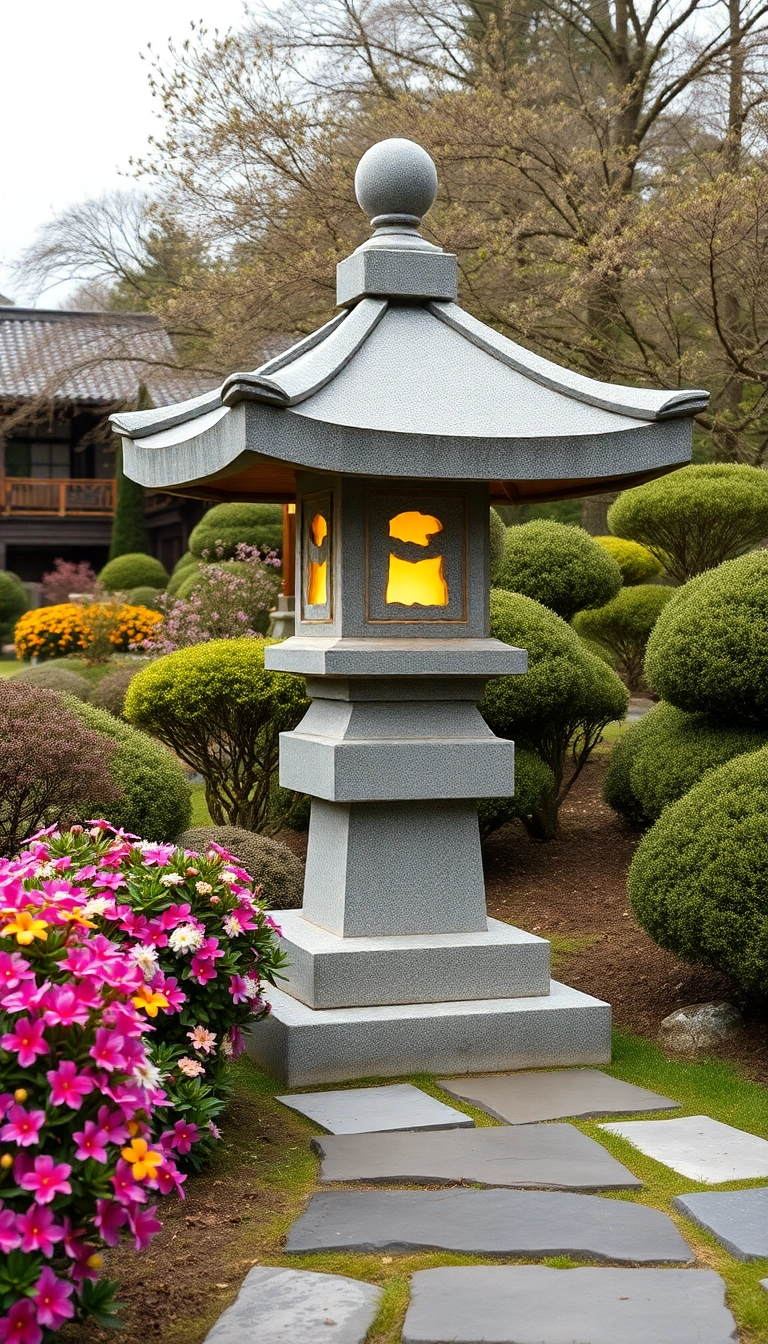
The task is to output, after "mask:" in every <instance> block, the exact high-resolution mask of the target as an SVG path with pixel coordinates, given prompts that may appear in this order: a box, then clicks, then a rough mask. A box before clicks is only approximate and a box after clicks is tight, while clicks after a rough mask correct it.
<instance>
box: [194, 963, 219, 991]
mask: <svg viewBox="0 0 768 1344" xmlns="http://www.w3.org/2000/svg"><path fill="white" fill-rule="evenodd" d="M191 974H192V979H193V980H194V981H195V982H196V984H198V985H207V984H208V981H209V980H215V979H216V967H215V966H214V964H213V962H212V961H208V959H207V958H206V959H205V960H203V959H202V958H201V957H193V958H192V966H191Z"/></svg>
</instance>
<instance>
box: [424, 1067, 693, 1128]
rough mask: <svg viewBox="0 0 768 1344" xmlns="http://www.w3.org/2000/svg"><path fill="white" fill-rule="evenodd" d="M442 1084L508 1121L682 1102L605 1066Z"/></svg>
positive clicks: (581, 1115) (576, 1116) (525, 1122)
mask: <svg viewBox="0 0 768 1344" xmlns="http://www.w3.org/2000/svg"><path fill="white" fill-rule="evenodd" d="M440 1087H442V1088H444V1089H445V1091H446V1092H449V1093H450V1094H451V1096H453V1097H459V1098H460V1099H461V1100H462V1101H468V1102H469V1103H470V1105H472V1106H477V1107H479V1109H480V1110H481V1111H486V1112H487V1113H488V1115H492V1116H493V1117H494V1118H495V1119H496V1120H502V1121H503V1122H504V1124H506V1125H529V1124H531V1123H535V1122H537V1121H540V1120H562V1119H565V1118H566V1117H572V1118H574V1119H582V1120H584V1119H587V1118H588V1117H589V1116H593V1115H632V1114H633V1113H634V1112H637V1111H661V1110H674V1109H675V1107H677V1106H678V1104H679V1103H678V1102H676V1101H671V1100H670V1098H669V1097H662V1096H660V1095H659V1094H658V1092H649V1091H648V1089H647V1088H646V1087H637V1086H635V1084H634V1083H625V1082H624V1081H623V1079H621V1078H612V1077H611V1075H610V1074H608V1073H602V1072H601V1071H600V1070H599V1069H568V1070H565V1069H563V1070H558V1071H557V1072H556V1073H511V1074H508V1075H504V1074H502V1075H499V1074H495V1075H494V1076H493V1077H492V1078H446V1079H441V1081H440Z"/></svg>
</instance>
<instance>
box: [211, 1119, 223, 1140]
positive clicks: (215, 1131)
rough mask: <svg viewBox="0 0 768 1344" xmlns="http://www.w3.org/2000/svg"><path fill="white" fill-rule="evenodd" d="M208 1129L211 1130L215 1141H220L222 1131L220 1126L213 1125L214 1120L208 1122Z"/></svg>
mask: <svg viewBox="0 0 768 1344" xmlns="http://www.w3.org/2000/svg"><path fill="white" fill-rule="evenodd" d="M208 1129H209V1130H210V1132H211V1134H212V1135H213V1137H214V1139H220V1138H221V1130H220V1129H219V1126H218V1125H215V1124H214V1123H213V1121H212V1120H209V1121H208Z"/></svg>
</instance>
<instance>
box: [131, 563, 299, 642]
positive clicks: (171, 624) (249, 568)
mask: <svg viewBox="0 0 768 1344" xmlns="http://www.w3.org/2000/svg"><path fill="white" fill-rule="evenodd" d="M225 555H226V551H225V548H224V546H223V544H222V543H221V542H219V543H217V545H216V548H215V550H214V552H213V554H209V552H207V551H205V552H204V559H203V563H201V564H199V565H198V566H197V568H191V569H190V571H189V574H188V575H187V574H185V577H184V581H183V583H182V584H181V586H180V589H179V595H178V596H177V597H172V596H171V594H170V593H164V594H162V595H161V596H160V597H159V598H158V600H157V605H158V610H159V611H160V612H161V613H162V615H163V616H164V617H165V621H164V624H163V626H162V629H161V630H159V631H157V632H156V633H154V634H152V633H150V635H149V637H148V638H147V639H146V640H145V643H144V648H146V649H148V650H151V651H152V652H154V653H173V652H174V651H175V650H176V649H183V648H187V647H189V645H191V644H207V643H208V642H209V641H210V640H212V639H238V638H240V637H241V636H244V635H245V636H251V637H256V638H258V636H259V635H262V634H264V633H265V631H266V629H267V623H268V620H267V618H268V612H269V610H270V608H271V607H272V606H274V603H275V598H276V596H277V590H278V586H279V573H278V571H279V570H280V567H281V561H280V558H279V556H277V555H276V554H275V552H274V551H269V552H268V553H267V554H266V555H262V553H261V551H260V550H259V548H258V547H257V546H247V545H245V543H240V544H239V545H237V546H236V547H235V559H234V560H226V559H225Z"/></svg>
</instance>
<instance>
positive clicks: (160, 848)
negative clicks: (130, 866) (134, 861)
mask: <svg viewBox="0 0 768 1344" xmlns="http://www.w3.org/2000/svg"><path fill="white" fill-rule="evenodd" d="M175 853H176V846H175V845H145V846H144V848H143V850H142V852H141V857H142V862H143V863H145V864H146V865H147V867H148V868H149V867H151V866H152V865H153V864H157V865H158V866H159V867H160V868H164V867H165V865H166V863H168V860H169V859H172V858H173V856H174V854H175Z"/></svg>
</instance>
